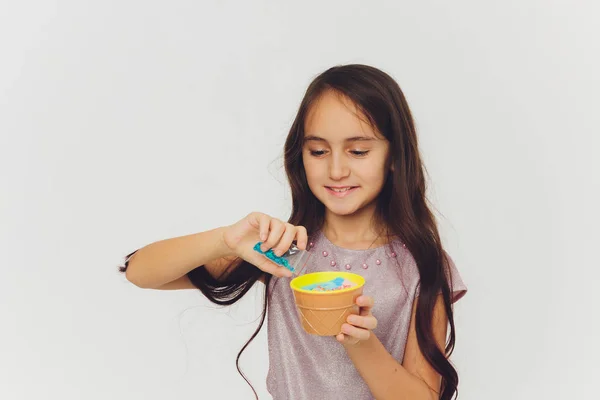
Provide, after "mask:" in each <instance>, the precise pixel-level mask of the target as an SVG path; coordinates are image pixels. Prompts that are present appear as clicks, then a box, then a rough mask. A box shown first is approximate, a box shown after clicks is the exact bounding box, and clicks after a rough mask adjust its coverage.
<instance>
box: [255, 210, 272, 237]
mask: <svg viewBox="0 0 600 400" xmlns="http://www.w3.org/2000/svg"><path fill="white" fill-rule="evenodd" d="M258 220H259V228H258V232H259V236H260V240H261V241H263V242H264V241H265V240H267V238H268V237H269V225H270V222H271V218H270V217H269V216H268V215H267V214H260V215H259V216H258Z"/></svg>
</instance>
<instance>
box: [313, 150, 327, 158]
mask: <svg viewBox="0 0 600 400" xmlns="http://www.w3.org/2000/svg"><path fill="white" fill-rule="evenodd" d="M323 154H325V150H310V155H311V156H316V157H318V156H322V155H323Z"/></svg>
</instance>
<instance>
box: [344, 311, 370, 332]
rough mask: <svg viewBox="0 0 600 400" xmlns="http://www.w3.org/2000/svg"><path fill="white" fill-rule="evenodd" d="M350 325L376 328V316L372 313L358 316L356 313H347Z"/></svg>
mask: <svg viewBox="0 0 600 400" xmlns="http://www.w3.org/2000/svg"><path fill="white" fill-rule="evenodd" d="M347 321H348V323H349V324H350V325H354V326H356V327H359V328H363V329H368V330H371V331H372V330H373V329H375V328H377V318H375V317H374V316H372V315H369V316H358V315H349V316H348V319H347Z"/></svg>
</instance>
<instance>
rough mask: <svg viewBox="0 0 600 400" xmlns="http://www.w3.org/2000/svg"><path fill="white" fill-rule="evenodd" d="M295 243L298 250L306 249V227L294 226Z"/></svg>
mask: <svg viewBox="0 0 600 400" xmlns="http://www.w3.org/2000/svg"><path fill="white" fill-rule="evenodd" d="M296 243H297V246H298V248H299V249H300V250H306V245H307V244H308V233H307V232H306V228H305V227H303V226H297V227H296Z"/></svg>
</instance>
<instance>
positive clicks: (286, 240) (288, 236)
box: [273, 224, 296, 256]
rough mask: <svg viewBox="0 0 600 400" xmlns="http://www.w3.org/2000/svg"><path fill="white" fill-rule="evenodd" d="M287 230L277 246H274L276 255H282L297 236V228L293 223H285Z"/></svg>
mask: <svg viewBox="0 0 600 400" xmlns="http://www.w3.org/2000/svg"><path fill="white" fill-rule="evenodd" d="M284 228H285V231H284V233H283V236H282V237H281V239H280V240H279V243H277V246H275V247H274V248H273V252H274V253H275V255H276V256H281V255H282V254H283V253H285V252H286V251H288V250H289V249H290V247H291V245H292V242H293V240H294V238H295V237H296V228H295V227H294V225H292V224H285V225H284Z"/></svg>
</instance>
